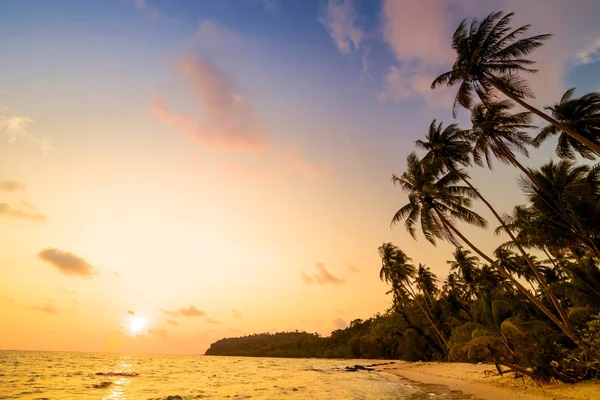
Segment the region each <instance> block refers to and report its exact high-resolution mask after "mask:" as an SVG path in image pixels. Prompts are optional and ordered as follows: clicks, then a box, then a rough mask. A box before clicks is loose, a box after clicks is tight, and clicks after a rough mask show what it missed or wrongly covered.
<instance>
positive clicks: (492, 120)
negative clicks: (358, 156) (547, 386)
mask: <svg viewBox="0 0 600 400" xmlns="http://www.w3.org/2000/svg"><path fill="white" fill-rule="evenodd" d="M511 107H512V105H511V103H510V102H508V101H503V102H491V103H489V104H488V105H487V107H486V106H484V105H483V104H478V105H477V106H475V107H474V108H473V113H472V117H471V121H472V123H473V127H472V129H471V130H470V131H462V130H459V129H458V127H457V125H455V124H452V125H449V126H448V127H446V128H445V129H443V128H442V124H441V123H440V124H439V125H436V121H435V120H433V122H432V123H431V125H430V126H429V131H428V133H427V136H426V137H425V139H426V140H425V141H421V140H417V141H416V142H415V143H416V145H417V147H421V148H423V149H425V150H427V151H428V152H427V154H426V155H425V157H424V160H426V161H428V162H439V163H441V164H443V165H444V166H445V168H446V170H448V171H455V173H457V174H458V175H459V176H460V177H461V179H462V180H463V182H465V183H466V184H467V186H468V187H469V189H470V190H471V191H472V192H473V193H474V194H475V195H476V196H477V197H479V198H480V199H481V200H482V201H483V203H484V204H485V205H486V206H487V207H488V208H489V210H490V211H491V212H492V214H494V216H495V217H496V219H497V220H498V221H499V222H500V224H501V225H502V227H503V228H504V230H505V231H506V233H507V234H508V236H509V237H510V239H511V240H512V243H513V244H514V245H515V246H516V247H517V248H518V249H519V251H520V253H521V256H522V257H523V259H524V260H525V261H526V262H527V264H528V265H529V268H530V269H531V270H532V271H533V273H534V274H535V276H536V278H537V279H538V281H539V284H540V286H541V287H542V288H543V289H544V291H545V293H546V294H547V295H548V296H549V297H550V300H551V301H552V304H553V305H554V307H555V308H556V310H557V311H558V313H559V315H560V316H561V318H562V320H563V323H564V324H567V325H569V324H570V322H569V320H568V318H567V314H566V313H565V311H564V310H563V308H562V306H561V305H560V302H559V301H558V299H557V298H556V296H555V295H554V294H553V293H552V292H551V291H550V290H549V288H548V285H546V283H545V282H544V277H543V276H542V274H541V273H540V272H539V270H538V267H537V265H536V264H535V263H534V262H533V261H532V260H531V258H530V257H529V255H528V254H527V253H526V252H525V249H523V247H522V245H521V244H520V243H519V241H517V239H516V237H515V236H514V234H513V232H512V231H511V230H510V228H509V227H508V226H506V224H505V223H504V221H503V219H502V218H501V217H500V215H499V214H498V212H497V211H496V210H495V209H494V207H492V205H491V204H490V203H489V202H488V201H487V200H486V199H485V198H484V197H483V195H482V194H481V192H479V191H478V190H477V189H475V187H473V185H472V184H471V183H470V181H469V179H468V176H467V175H466V173H464V172H461V171H458V169H457V167H458V166H467V165H469V164H470V162H471V158H470V156H469V155H470V154H472V155H473V160H474V161H475V163H476V164H478V165H481V166H483V165H484V161H485V162H486V163H487V165H488V166H489V167H490V168H491V167H492V157H496V158H497V159H499V160H501V161H503V162H505V163H510V164H513V165H515V166H517V167H518V168H520V169H521V170H522V171H523V172H524V173H526V174H527V176H529V177H530V178H531V180H532V181H533V176H532V175H531V173H530V172H529V170H528V169H526V168H525V167H523V166H522V165H521V164H520V163H519V162H518V161H517V159H516V157H515V155H514V153H513V151H514V150H516V151H519V152H521V153H523V154H524V155H528V153H527V148H526V147H525V146H526V144H528V143H529V142H530V138H529V136H528V135H527V133H526V132H524V130H525V129H529V128H533V126H532V125H530V124H529V122H530V119H531V114H530V113H529V112H522V113H517V114H510V113H508V110H510V108H511ZM469 141H470V142H472V143H473V145H472V147H471V145H470V143H469ZM509 271H510V270H509Z"/></svg>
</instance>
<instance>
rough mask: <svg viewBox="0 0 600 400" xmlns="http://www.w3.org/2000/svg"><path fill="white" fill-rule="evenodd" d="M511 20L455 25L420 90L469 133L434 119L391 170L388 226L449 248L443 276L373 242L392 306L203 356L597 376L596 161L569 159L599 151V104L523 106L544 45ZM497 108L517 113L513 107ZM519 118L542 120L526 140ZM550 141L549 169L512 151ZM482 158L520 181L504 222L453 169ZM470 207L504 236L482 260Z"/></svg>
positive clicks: (569, 96)
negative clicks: (448, 102)
mask: <svg viewBox="0 0 600 400" xmlns="http://www.w3.org/2000/svg"><path fill="white" fill-rule="evenodd" d="M511 18H512V14H506V15H505V14H503V13H493V14H490V15H489V16H488V17H486V18H485V19H484V20H482V21H481V22H479V21H477V20H473V21H472V22H471V24H467V23H466V21H463V23H461V24H460V26H459V27H458V29H457V30H456V33H455V34H454V37H453V41H452V47H453V49H454V50H455V51H456V54H457V58H456V62H455V64H454V66H453V67H452V70H451V71H449V72H446V73H444V74H442V75H441V76H440V77H438V78H437V79H436V80H435V81H434V83H433V84H432V87H433V88H435V87H437V86H439V85H444V84H445V85H448V86H453V85H458V86H459V89H458V94H457V96H456V101H455V109H456V107H457V106H459V105H461V106H463V107H465V108H467V109H469V110H470V112H471V125H472V126H471V127H469V128H467V129H461V128H459V127H458V126H457V125H456V124H451V125H449V126H447V127H446V128H444V126H443V124H442V123H437V121H435V120H434V121H433V122H432V123H431V125H430V126H429V130H428V132H427V133H426V135H425V138H424V140H418V141H417V142H416V145H417V147H418V148H419V149H422V150H424V152H425V154H423V155H422V156H419V155H418V154H417V153H411V154H410V155H409V156H408V158H407V164H406V168H405V170H404V172H403V173H402V174H400V175H393V177H392V181H393V182H394V184H397V185H398V186H400V188H401V189H402V191H403V192H404V193H405V194H406V195H407V203H406V204H404V205H403V206H401V207H400V208H399V209H398V211H397V212H396V214H395V215H394V216H393V218H392V223H403V224H404V226H405V228H406V230H407V231H408V232H409V233H410V234H411V236H413V238H415V239H416V238H417V236H418V234H419V232H420V233H421V234H422V235H423V236H424V237H425V239H426V240H427V241H429V242H431V243H432V244H433V245H435V244H436V243H437V242H438V241H440V240H442V241H447V242H449V243H451V244H453V245H454V246H455V250H454V252H453V254H452V255H451V256H450V255H449V256H448V258H449V260H448V266H449V267H450V270H449V274H448V276H447V277H446V278H445V279H444V280H443V281H442V282H440V280H439V279H438V277H437V276H436V275H434V274H433V273H432V271H431V269H430V268H429V267H427V266H425V265H423V264H414V263H413V261H412V260H411V258H410V257H409V256H408V255H407V254H406V253H404V252H403V251H402V250H401V249H400V248H398V247H397V246H395V245H394V244H392V243H384V244H383V245H382V246H381V247H380V248H379V255H380V257H381V260H382V265H381V270H380V278H381V279H382V280H383V281H385V282H386V283H388V284H389V285H390V291H389V293H390V294H391V295H392V299H393V304H392V306H391V308H390V309H389V310H387V312H386V313H385V315H377V316H375V317H374V318H371V319H368V320H366V321H361V320H356V321H353V322H352V323H351V324H350V326H349V327H348V328H347V329H343V330H337V331H334V332H332V334H331V336H330V337H326V338H321V337H319V336H318V335H316V334H308V333H280V334H275V335H268V334H263V335H253V336H247V337H244V338H237V339H223V340H221V341H219V342H216V343H214V344H213V346H211V349H209V351H208V352H207V354H221V355H256V356H286V357H347V358H350V357H352V358H358V357H365V358H399V359H403V360H435V359H437V360H447V361H488V362H493V363H494V364H495V365H496V367H497V369H498V371H499V372H505V371H507V370H509V371H516V372H518V373H520V374H523V375H527V376H531V377H533V378H535V379H539V380H547V379H552V378H554V379H559V380H562V381H565V382H574V381H577V380H582V379H589V378H597V377H598V376H599V375H600V267H599V265H600V264H599V263H600V164H597V165H590V162H589V161H588V162H587V163H585V164H583V163H577V161H576V157H577V156H578V155H579V156H581V157H584V158H585V159H588V160H594V159H595V158H596V156H597V155H598V154H600V151H599V149H600V147H599V146H598V144H599V143H600V129H599V127H600V122H599V121H600V106H599V104H600V101H599V99H600V94H598V93H589V94H586V95H584V96H582V97H580V98H576V97H574V90H572V89H571V90H569V91H567V93H565V95H564V96H563V97H562V99H561V100H560V101H559V102H558V103H556V104H554V105H553V106H550V107H547V109H549V110H550V111H551V112H552V116H549V115H546V114H545V113H543V112H542V111H540V110H538V109H536V108H534V107H532V106H531V105H530V104H528V103H526V102H525V101H524V99H526V98H528V97H533V93H531V91H530V90H529V88H528V86H527V84H526V82H525V81H524V80H522V79H521V78H520V77H519V76H518V75H519V73H533V72H535V70H534V69H532V68H531V65H532V64H533V62H532V61H530V60H528V59H526V58H525V57H526V56H527V55H528V54H529V53H530V52H532V51H533V50H535V49H536V48H538V47H539V46H541V45H542V44H543V41H545V40H546V39H548V38H549V35H539V36H535V37H531V38H520V37H521V36H522V35H523V34H524V33H525V32H526V31H527V28H528V27H527V26H525V27H521V28H517V29H513V28H511V27H510V22H511ZM499 96H504V97H506V98H507V99H506V100H503V101H500V100H499V99H498V97H499ZM475 97H478V98H479V100H481V103H477V104H476V102H475ZM511 100H512V101H514V102H516V103H517V104H518V105H519V106H521V107H523V108H524V109H525V110H527V111H518V112H515V111H513V108H514V104H513V103H512V102H511ZM533 114H536V115H537V116H539V117H541V118H543V119H544V120H546V121H547V122H549V123H550V125H548V126H545V127H543V128H542V129H541V130H540V131H538V132H537V135H536V138H535V139H532V137H531V136H530V135H531V133H535V131H536V130H538V127H537V126H536V125H533V122H532V116H533ZM553 136H558V144H557V148H556V154H557V155H558V156H559V158H560V160H558V161H550V162H548V163H546V164H545V165H542V166H541V167H540V168H539V169H532V168H528V167H526V166H524V165H523V164H522V163H521V161H519V160H518V158H517V154H515V153H519V154H520V155H521V156H522V157H528V155H529V150H530V149H531V148H532V147H534V146H537V145H539V144H540V143H541V142H542V141H543V140H547V139H549V138H551V137H553ZM494 161H500V162H503V163H505V164H508V165H511V166H513V167H515V168H517V170H518V171H519V173H520V174H521V177H520V178H519V179H518V180H517V182H516V183H517V185H518V186H519V187H520V188H521V189H522V191H523V192H524V194H525V195H526V201H527V202H526V204H522V205H517V206H515V207H514V208H513V210H512V212H511V213H510V214H504V215H501V213H499V212H498V211H497V210H496V209H495V208H494V205H493V204H492V203H493V201H491V200H490V199H487V198H486V197H485V196H484V194H483V193H482V192H481V191H480V190H479V189H478V188H477V187H476V186H475V184H474V183H473V182H472V181H471V179H470V177H469V175H468V173H467V171H466V169H467V168H469V167H472V166H473V165H475V166H480V167H488V168H489V169H492V167H493V164H494ZM475 201H481V202H482V203H483V204H484V205H485V207H486V208H487V210H488V211H489V212H490V213H491V214H492V215H493V216H494V221H493V222H492V224H493V225H494V226H496V227H497V229H496V230H495V233H496V234H498V235H506V237H505V238H504V240H505V241H504V242H503V243H502V242H501V241H499V246H498V247H497V249H496V250H495V251H494V252H493V253H486V252H484V251H483V250H482V249H481V248H479V247H478V246H477V243H474V239H478V237H477V238H472V237H471V238H470V237H467V236H466V235H465V234H464V233H463V231H464V229H462V227H463V226H464V225H465V224H466V225H473V226H477V227H480V228H487V227H488V226H489V225H490V223H489V222H488V221H487V220H486V219H484V218H483V217H482V216H481V215H479V214H478V213H477V212H476V211H475V210H474V209H473V204H474V202H475ZM478 236H479V235H478Z"/></svg>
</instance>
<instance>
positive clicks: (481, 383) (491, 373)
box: [375, 361, 600, 400]
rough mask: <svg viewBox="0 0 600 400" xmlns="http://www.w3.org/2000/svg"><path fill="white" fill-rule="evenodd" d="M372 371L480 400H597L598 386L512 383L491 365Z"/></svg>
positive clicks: (400, 366) (399, 365) (400, 365)
mask: <svg viewBox="0 0 600 400" xmlns="http://www.w3.org/2000/svg"><path fill="white" fill-rule="evenodd" d="M375 371H376V372H379V373H384V374H389V375H393V376H396V377H399V378H402V379H405V380H408V381H411V382H413V383H416V384H422V385H423V387H424V388H426V387H427V385H444V386H447V387H449V388H450V389H452V390H460V391H461V392H463V393H465V394H470V395H474V396H475V397H476V398H477V399H481V400H504V399H527V400H548V399H561V400H563V399H564V400H567V399H573V400H595V399H600V382H582V383H576V384H565V383H554V384H547V385H537V384H535V383H534V382H531V381H527V380H522V379H519V378H516V379H515V377H514V374H513V373H507V374H505V375H502V376H500V375H498V374H497V373H496V369H495V367H494V366H493V365H492V364H466V363H441V362H414V363H411V362H403V361H396V363H395V364H393V365H386V366H381V367H377V368H376V369H375Z"/></svg>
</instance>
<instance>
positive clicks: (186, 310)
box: [160, 306, 206, 317]
mask: <svg viewBox="0 0 600 400" xmlns="http://www.w3.org/2000/svg"><path fill="white" fill-rule="evenodd" d="M160 311H162V312H163V313H165V314H167V315H170V316H173V317H176V316H180V315H183V316H184V317H203V316H205V315H206V312H205V311H202V310H199V309H198V308H196V307H195V306H189V307H179V309H177V310H175V311H171V310H165V309H162V308H160Z"/></svg>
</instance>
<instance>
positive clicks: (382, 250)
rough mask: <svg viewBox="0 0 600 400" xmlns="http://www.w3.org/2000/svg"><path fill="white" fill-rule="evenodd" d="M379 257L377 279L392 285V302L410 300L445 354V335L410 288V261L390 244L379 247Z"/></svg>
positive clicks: (414, 273)
mask: <svg viewBox="0 0 600 400" xmlns="http://www.w3.org/2000/svg"><path fill="white" fill-rule="evenodd" d="M379 256H380V257H381V270H380V271H379V279H381V280H382V281H385V282H387V283H390V284H391V285H392V293H393V295H394V302H395V303H400V302H402V301H405V300H406V299H412V300H413V301H414V302H415V303H416V304H417V306H418V307H419V309H420V310H421V312H422V313H423V315H424V316H425V318H426V319H427V321H428V322H429V324H430V325H431V327H432V328H433V330H434V331H435V333H436V334H437V336H438V337H439V339H440V341H441V342H442V343H443V345H444V346H445V350H444V351H446V352H447V351H448V339H446V335H444V333H443V332H442V331H441V330H440V329H439V328H438V326H437V325H436V324H435V323H434V322H433V319H432V317H431V314H430V309H427V310H426V309H425V307H424V306H423V304H422V303H421V301H420V299H419V297H418V295H417V294H416V293H415V290H414V289H413V287H412V279H413V278H415V276H416V274H417V269H416V268H415V266H414V265H413V264H411V259H410V258H409V257H408V256H407V255H406V254H405V253H404V252H403V251H402V250H400V249H399V248H398V247H396V246H394V245H393V244H392V243H384V244H382V245H381V246H380V247H379Z"/></svg>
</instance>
